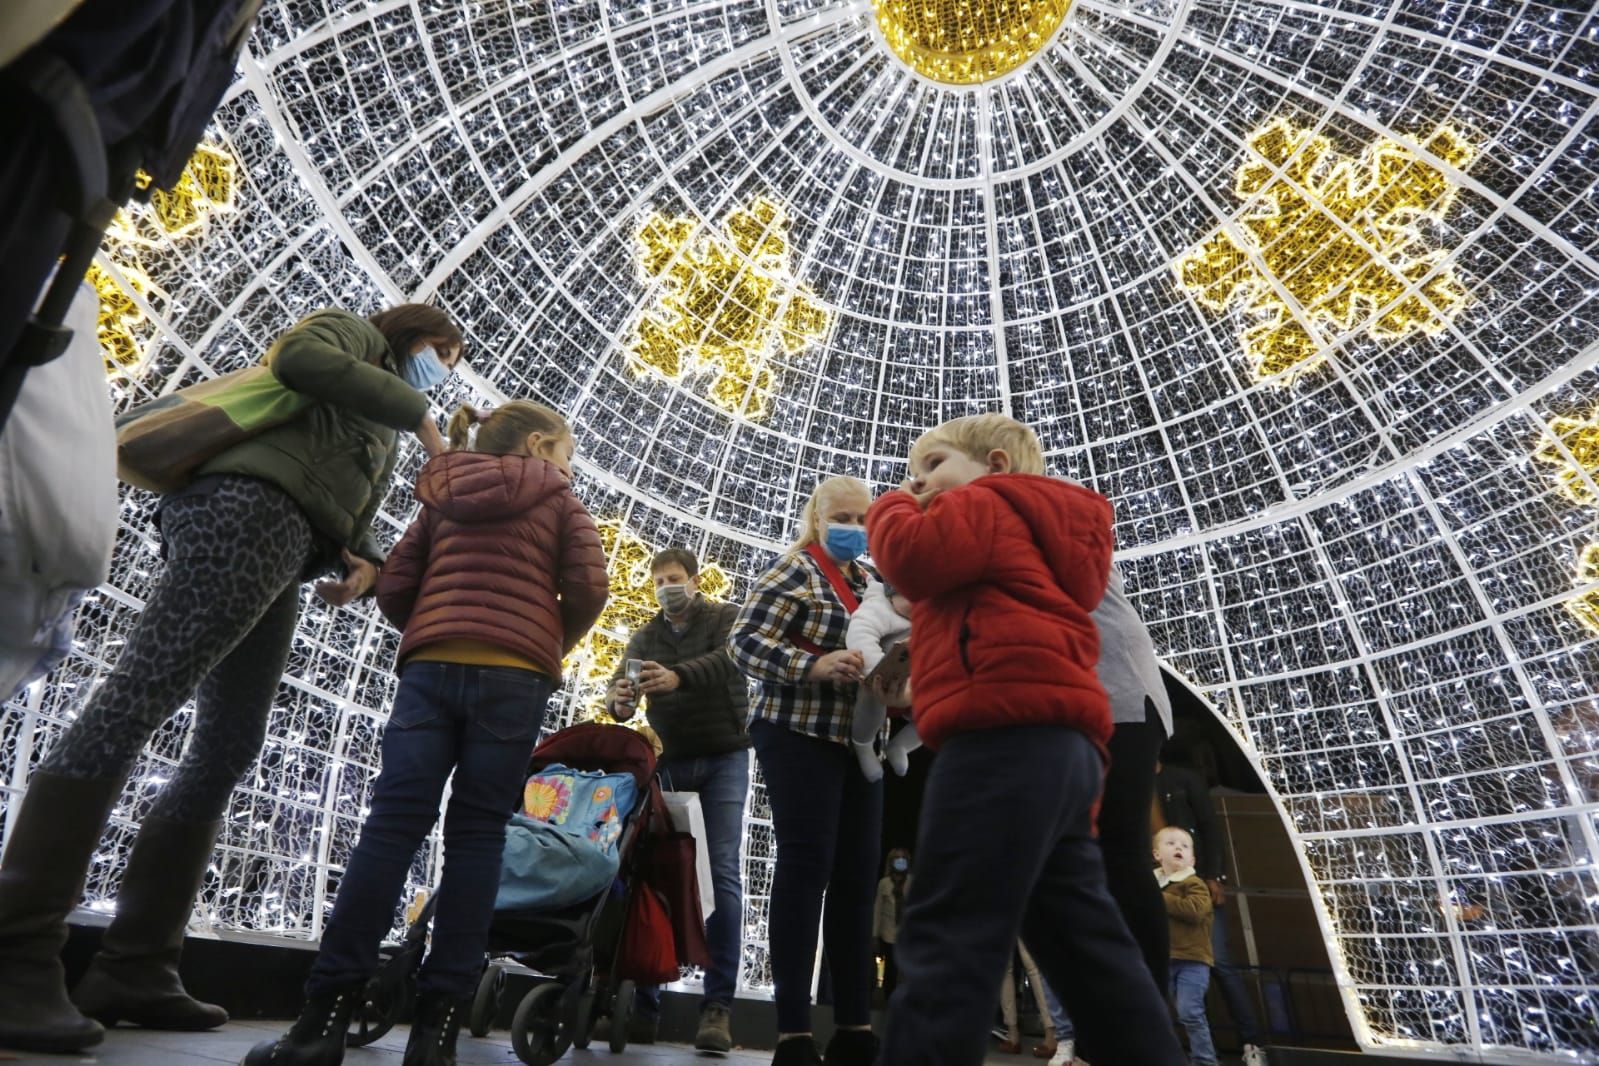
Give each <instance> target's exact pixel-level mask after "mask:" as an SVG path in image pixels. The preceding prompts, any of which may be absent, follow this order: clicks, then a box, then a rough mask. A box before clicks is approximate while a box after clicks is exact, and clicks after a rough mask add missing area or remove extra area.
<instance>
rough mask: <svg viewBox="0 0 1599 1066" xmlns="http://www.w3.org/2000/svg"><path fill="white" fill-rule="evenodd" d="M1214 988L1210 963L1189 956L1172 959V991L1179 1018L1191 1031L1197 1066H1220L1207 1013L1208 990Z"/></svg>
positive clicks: (1190, 1043) (1191, 1053)
mask: <svg viewBox="0 0 1599 1066" xmlns="http://www.w3.org/2000/svg"><path fill="white" fill-rule="evenodd" d="M1209 988H1210V967H1209V966H1206V965H1205V964H1204V963H1202V962H1190V961H1189V960H1187V959H1173V960H1171V995H1172V999H1173V1000H1175V1001H1176V1003H1177V1020H1178V1021H1179V1022H1181V1023H1182V1026H1183V1029H1184V1030H1185V1031H1186V1032H1187V1033H1188V1061H1189V1062H1191V1063H1193V1064H1194V1066H1216V1045H1215V1043H1214V1042H1213V1041H1212V1040H1211V1039H1210V1022H1209V1020H1208V1019H1206V1017H1205V992H1206V990H1207V989H1209Z"/></svg>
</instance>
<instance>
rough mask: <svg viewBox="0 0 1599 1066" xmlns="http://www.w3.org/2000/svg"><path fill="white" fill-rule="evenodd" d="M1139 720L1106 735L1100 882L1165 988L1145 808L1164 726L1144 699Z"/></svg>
mask: <svg viewBox="0 0 1599 1066" xmlns="http://www.w3.org/2000/svg"><path fill="white" fill-rule="evenodd" d="M1144 711H1145V717H1144V721H1142V722H1118V723H1116V731H1115V732H1114V733H1112V734H1111V737H1110V744H1109V745H1108V747H1109V749H1110V772H1109V773H1108V774H1107V775H1106V777H1105V795H1104V797H1103V798H1102V799H1101V800H1100V802H1099V850H1100V853H1101V854H1102V855H1104V857H1105V884H1106V886H1107V887H1108V888H1109V889H1110V895H1111V898H1112V899H1114V900H1115V901H1116V906H1117V907H1119V908H1120V909H1121V912H1122V917H1123V918H1124V919H1126V921H1127V928H1128V929H1129V930H1130V931H1131V932H1132V934H1133V939H1134V940H1136V941H1138V948H1139V950H1140V951H1141V952H1142V953H1143V956H1144V963H1145V964H1146V965H1147V966H1148V967H1149V972H1150V973H1151V974H1153V975H1154V978H1155V987H1157V988H1165V987H1166V984H1167V978H1166V968H1167V963H1168V961H1169V960H1170V958H1171V930H1170V927H1169V926H1168V925H1167V922H1166V902H1165V900H1163V899H1162V898H1161V894H1160V885H1159V884H1157V883H1156V881H1155V879H1154V877H1152V876H1151V875H1150V872H1149V871H1150V857H1149V856H1150V850H1151V844H1150V833H1149V811H1150V807H1151V805H1152V804H1153V803H1154V799H1155V763H1156V762H1158V761H1159V759H1160V746H1161V744H1162V743H1163V742H1164V741H1165V739H1166V730H1165V729H1164V728H1163V727H1162V726H1161V724H1160V719H1159V718H1157V717H1156V716H1155V708H1154V707H1153V706H1152V705H1150V704H1149V702H1148V701H1147V700H1146V701H1145V705H1144Z"/></svg>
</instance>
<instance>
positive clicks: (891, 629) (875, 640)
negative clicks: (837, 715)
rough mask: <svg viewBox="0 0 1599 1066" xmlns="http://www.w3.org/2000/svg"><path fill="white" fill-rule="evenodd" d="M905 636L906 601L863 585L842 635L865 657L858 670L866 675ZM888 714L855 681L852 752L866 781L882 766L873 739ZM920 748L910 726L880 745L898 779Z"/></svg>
mask: <svg viewBox="0 0 1599 1066" xmlns="http://www.w3.org/2000/svg"><path fill="white" fill-rule="evenodd" d="M910 635H911V601H910V600H908V599H906V598H905V597H904V596H901V595H899V594H898V593H896V592H895V591H894V590H893V588H891V587H890V586H888V585H884V584H880V583H879V582H876V581H873V582H872V583H871V584H870V585H868V586H867V587H866V597H865V598H864V599H863V600H861V605H860V607H859V608H858V609H857V610H856V611H855V613H854V614H853V615H851V616H850V620H849V633H848V634H847V635H846V636H845V638H844V644H845V646H846V647H848V648H850V649H851V650H853V651H858V652H860V653H861V655H862V656H864V657H865V659H866V669H865V670H864V671H863V675H864V674H869V673H871V672H872V670H874V669H875V668H876V667H877V664H878V663H880V662H882V660H883V656H884V655H885V654H887V652H888V651H889V650H890V649H891V648H893V647H894V645H895V644H897V643H899V642H900V641H902V640H905V639H907V638H909V637H910ZM887 718H888V706H887V704H885V703H884V702H883V701H882V699H880V698H879V697H878V695H877V693H875V692H873V691H872V689H871V686H869V685H864V684H863V685H861V687H860V695H858V696H856V697H855V720H854V728H853V730H852V734H853V740H854V747H855V756H856V758H858V759H860V761H861V772H862V773H864V774H865V775H866V780H868V781H876V780H877V779H878V778H880V777H882V776H883V767H882V764H881V762H879V760H878V757H877V750H876V748H875V747H874V746H873V742H874V741H875V740H876V739H877V735H878V734H879V733H881V732H882V731H883V722H884V721H885V720H886V719H887ZM921 746H922V740H921V738H920V737H918V736H917V735H916V727H915V726H914V725H911V724H910V723H908V722H907V723H906V725H905V727H904V728H903V729H901V730H900V731H899V732H898V733H895V734H894V736H893V737H892V738H891V739H890V740H889V742H888V744H887V745H886V746H885V747H884V749H883V756H884V758H886V759H888V765H890V766H892V767H893V768H894V772H895V773H896V774H898V775H899V776H901V777H904V776H905V771H906V769H907V768H908V767H909V765H910V764H909V759H908V756H909V754H910V753H911V752H912V751H915V750H916V749H917V748H919V747H921Z"/></svg>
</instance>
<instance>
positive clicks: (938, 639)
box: [866, 474, 1114, 747]
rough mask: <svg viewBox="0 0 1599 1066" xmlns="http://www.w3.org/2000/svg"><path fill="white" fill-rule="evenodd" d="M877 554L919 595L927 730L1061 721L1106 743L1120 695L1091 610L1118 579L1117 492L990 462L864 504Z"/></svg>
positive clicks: (922, 717)
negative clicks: (929, 494)
mask: <svg viewBox="0 0 1599 1066" xmlns="http://www.w3.org/2000/svg"><path fill="white" fill-rule="evenodd" d="M866 530H867V535H868V537H869V540H870V544H871V552H872V562H873V563H875V564H876V565H877V568H878V570H879V571H881V572H882V575H883V578H884V580H886V581H888V582H889V583H890V584H892V585H893V586H894V587H895V588H896V589H898V590H899V591H901V592H903V593H905V595H907V596H909V597H910V598H911V600H912V602H913V605H914V606H913V608H912V611H911V688H912V692H913V695H914V700H915V704H914V711H913V714H914V717H915V721H916V731H917V733H919V734H920V735H921V738H922V740H923V741H925V742H926V743H927V745H928V746H929V747H937V746H938V744H939V743H940V742H941V741H942V740H944V739H945V738H947V737H949V736H951V735H952V734H955V733H961V732H966V731H968V730H973V729H992V728H997V727H1000V726H1015V725H1043V724H1052V725H1063V726H1068V727H1070V728H1072V729H1078V730H1081V731H1082V732H1084V733H1086V734H1087V735H1088V736H1089V737H1090V738H1091V739H1092V740H1094V741H1095V742H1096V743H1097V744H1099V745H1100V746H1101V747H1103V746H1104V744H1105V743H1106V742H1107V741H1108V740H1109V739H1110V732H1111V719H1110V702H1109V700H1108V699H1107V698H1106V696H1105V690H1104V688H1103V687H1101V686H1100V683H1099V678H1098V677H1097V676H1096V674H1095V672H1094V667H1095V664H1097V663H1098V662H1099V630H1098V629H1097V628H1096V627H1095V625H1094V621H1093V619H1092V618H1090V617H1089V612H1091V611H1092V610H1093V609H1094V608H1095V607H1096V606H1098V605H1099V601H1100V598H1101V597H1103V596H1104V594H1105V585H1106V583H1107V582H1108V581H1109V580H1110V556H1111V548H1112V544H1113V539H1114V535H1113V534H1112V532H1111V505H1110V501H1109V500H1107V499H1106V498H1105V497H1103V496H1101V495H1100V494H1099V493H1097V492H1094V491H1092V490H1090V489H1086V488H1083V487H1082V486H1080V485H1071V484H1067V483H1066V482H1063V481H1057V480H1055V479H1053V478H1048V477H1040V476H1035V475H1032V474H990V475H988V476H987V477H981V478H978V479H977V480H976V481H973V482H970V483H969V484H966V485H962V486H961V487H959V488H956V489H951V490H949V491H947V492H942V493H940V494H939V495H937V496H935V497H933V500H932V502H931V503H929V504H928V506H927V509H926V510H925V511H923V510H922V508H921V507H920V506H919V505H918V504H917V502H916V500H915V498H914V497H912V496H911V495H910V494H909V493H906V492H890V493H888V494H887V495H885V496H883V497H882V498H880V499H879V500H878V501H877V502H876V503H875V504H873V505H872V509H871V511H870V512H868V513H867V516H866Z"/></svg>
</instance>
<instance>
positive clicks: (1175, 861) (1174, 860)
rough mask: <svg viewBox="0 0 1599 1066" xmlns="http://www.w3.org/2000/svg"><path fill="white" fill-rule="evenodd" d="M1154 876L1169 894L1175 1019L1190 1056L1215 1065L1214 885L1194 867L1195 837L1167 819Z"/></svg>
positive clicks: (1201, 1065) (1199, 1064) (1200, 1064)
mask: <svg viewBox="0 0 1599 1066" xmlns="http://www.w3.org/2000/svg"><path fill="white" fill-rule="evenodd" d="M1155 861H1156V862H1158V863H1160V866H1159V867H1157V868H1156V870H1155V880H1157V881H1159V882H1160V887H1161V892H1162V894H1163V895H1164V896H1165V898H1166V917H1167V919H1168V920H1169V922H1170V925H1171V995H1172V999H1173V1000H1175V1001H1176V1003H1177V1020H1178V1021H1180V1022H1182V1023H1183V1028H1184V1029H1185V1030H1186V1031H1187V1032H1188V1061H1189V1062H1191V1063H1193V1066H1216V1045H1215V1043H1214V1042H1213V1041H1212V1040H1211V1038H1210V1022H1209V1021H1208V1020H1207V1019H1206V1017H1205V992H1206V990H1207V989H1209V988H1210V967H1211V963H1212V961H1213V956H1212V955H1211V950H1210V925H1211V922H1212V921H1213V920H1214V914H1213V913H1212V910H1211V901H1210V886H1209V885H1207V884H1205V882H1204V881H1202V880H1201V879H1200V878H1199V876H1198V875H1197V874H1196V873H1195V872H1194V838H1193V837H1191V836H1189V835H1188V832H1187V831H1186V830H1183V829H1178V828H1177V827H1176V826H1174V825H1169V826H1167V827H1166V828H1165V829H1162V830H1161V831H1160V832H1159V833H1156V834H1155Z"/></svg>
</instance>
